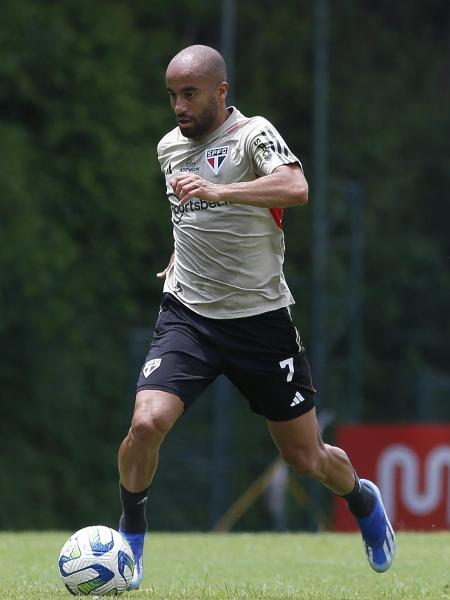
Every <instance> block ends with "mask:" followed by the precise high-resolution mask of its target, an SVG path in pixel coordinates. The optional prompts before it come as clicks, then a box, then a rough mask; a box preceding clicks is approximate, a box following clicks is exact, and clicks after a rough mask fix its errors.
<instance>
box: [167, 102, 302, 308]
mask: <svg viewBox="0 0 450 600" xmlns="http://www.w3.org/2000/svg"><path fill="white" fill-rule="evenodd" d="M231 110H232V112H231V114H230V116H229V117H228V119H227V120H226V121H225V122H224V123H223V124H222V125H221V126H220V127H219V128H218V129H215V130H214V131H213V132H212V133H210V134H208V135H206V136H204V137H202V138H201V139H198V140H192V139H188V138H186V137H184V136H183V135H182V133H181V131H180V129H179V128H178V127H176V128H175V129H173V130H172V131H170V132H169V133H168V134H167V135H165V136H164V137H163V138H162V140H161V141H160V142H159V144H158V159H159V162H160V164H161V170H162V172H163V173H164V174H165V176H166V186H167V197H168V199H169V202H170V208H171V211H172V224H173V235H174V242H175V252H174V262H173V265H172V266H171V268H170V269H169V271H168V273H167V276H166V280H165V285H164V291H165V292H171V293H172V294H174V295H175V296H176V297H177V298H178V299H179V300H180V302H182V303H183V304H184V305H185V306H187V307H188V308H190V309H191V310H193V311H194V312H196V313H198V314H200V315H203V316H205V317H210V318H214V319H233V318H237V317H248V316H251V315H257V314H260V313H264V312H267V311H270V310H275V309H278V308H282V307H285V306H288V305H290V304H292V303H293V302H294V299H293V298H292V295H291V293H290V291H289V288H288V286H287V284H286V281H285V278H284V274H283V260H284V236H283V231H282V229H281V217H282V212H283V211H282V209H279V208H274V209H268V208H260V207H255V206H247V205H244V204H231V203H228V202H208V201H206V200H200V199H198V198H192V199H191V200H190V201H189V202H187V203H186V204H185V205H184V206H179V200H178V198H177V197H176V196H175V194H174V192H173V189H172V187H171V185H170V180H171V179H172V178H173V177H174V176H176V175H178V174H181V173H197V174H198V175H199V176H200V177H203V178H204V179H207V180H208V181H210V182H212V183H220V184H228V183H234V182H239V181H253V180H254V179H256V178H257V177H261V176H264V175H269V174H270V173H272V172H273V170H274V169H276V168H277V167H279V166H281V165H286V164H292V163H298V164H299V165H300V166H301V163H300V161H299V160H298V158H297V157H296V156H295V155H294V154H293V153H292V152H291V151H290V150H289V148H288V147H287V145H286V143H285V142H284V140H283V138H282V137H281V136H280V134H279V133H278V132H277V131H276V129H275V128H274V127H273V126H272V125H271V124H270V123H269V121H267V120H266V119H264V118H263V117H252V118H248V117H245V116H244V115H243V114H242V113H240V112H239V111H238V110H237V109H236V108H232V109H231Z"/></svg>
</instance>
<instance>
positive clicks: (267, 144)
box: [248, 118, 303, 176]
mask: <svg viewBox="0 0 450 600" xmlns="http://www.w3.org/2000/svg"><path fill="white" fill-rule="evenodd" d="M255 125H257V126H256V127H253V128H252V131H251V132H250V133H249V137H248V151H249V152H250V155H251V157H252V161H253V164H254V168H255V172H256V173H257V175H261V176H263V175H270V173H272V172H273V171H274V170H275V169H276V168H277V167H280V166H282V165H289V164H293V163H297V164H298V165H299V166H300V168H301V169H303V167H302V163H301V162H300V160H299V159H298V158H297V157H296V156H295V154H294V153H293V152H291V150H290V149H289V147H288V146H287V144H286V142H285V141H284V139H283V138H282V136H281V135H280V134H279V133H278V131H277V130H276V129H275V127H274V126H273V125H272V124H271V123H269V121H267V120H266V119H263V118H258V120H257V122H256V123H255Z"/></svg>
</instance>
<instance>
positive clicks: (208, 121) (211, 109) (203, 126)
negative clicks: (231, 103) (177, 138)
mask: <svg viewBox="0 0 450 600" xmlns="http://www.w3.org/2000/svg"><path fill="white" fill-rule="evenodd" d="M218 112H219V109H218V104H217V102H214V99H213V98H212V99H211V101H210V103H209V104H208V106H207V107H206V108H205V110H204V111H203V112H202V113H201V115H200V116H199V117H197V118H196V120H195V123H193V124H192V126H191V127H190V128H188V129H185V130H183V129H182V128H181V127H180V131H181V133H182V134H183V135H184V137H187V138H194V139H195V138H200V137H202V135H204V134H205V133H206V132H207V131H208V130H209V129H210V127H211V125H212V124H213V123H214V120H215V119H216V117H217V113H218Z"/></svg>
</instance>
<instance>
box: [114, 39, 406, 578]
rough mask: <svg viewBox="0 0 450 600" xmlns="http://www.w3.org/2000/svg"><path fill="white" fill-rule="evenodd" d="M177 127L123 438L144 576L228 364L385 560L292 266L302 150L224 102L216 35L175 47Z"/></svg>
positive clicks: (297, 462) (172, 71)
mask: <svg viewBox="0 0 450 600" xmlns="http://www.w3.org/2000/svg"><path fill="white" fill-rule="evenodd" d="M166 87H167V92H168V94H169V98H170V104H171V107H172V109H173V111H174V113H175V117H176V121H177V126H176V128H175V129H173V130H172V131H170V132H169V133H168V134H167V135H165V136H164V137H163V138H162V140H161V141H160V142H159V144H158V159H159V162H160V164H161V170H162V172H163V173H164V174H165V178H166V189H167V198H168V201H169V205H170V209H171V213H172V224H173V235H174V253H173V255H172V257H171V259H170V262H169V265H168V266H167V268H166V269H165V270H164V271H163V272H162V273H159V274H158V275H159V276H160V277H161V278H165V281H164V290H163V299H162V304H161V310H160V313H159V317H158V320H157V322H156V326H155V329H154V335H153V340H152V343H151V347H150V351H149V354H148V356H147V359H146V361H145V363H144V366H143V368H142V371H141V373H140V377H139V381H138V384H137V395H136V402H135V408H134V415H133V419H132V423H131V428H130V430H129V432H128V435H127V436H126V438H125V439H124V441H123V442H122V445H121V447H120V450H119V472H120V495H121V502H122V508H123V512H122V516H121V519H120V525H119V529H120V531H121V533H122V534H123V535H124V536H125V537H126V539H127V540H128V541H129V543H130V544H131V547H132V549H133V552H134V556H135V561H136V568H135V572H134V577H133V582H132V587H133V588H135V589H136V588H138V587H139V585H140V583H141V581H142V576H143V566H142V565H143V561H142V555H143V546H144V537H145V532H146V529H147V520H146V503H147V497H148V491H149V486H150V483H151V481H152V477H153V475H154V473H155V470H156V466H157V462H158V451H159V448H160V446H161V443H162V442H163V440H164V437H165V436H166V434H167V433H168V432H169V431H170V429H171V428H172V426H173V425H174V423H175V422H176V421H177V419H178V418H179V417H180V416H181V415H182V414H183V412H184V411H185V410H186V409H187V408H188V407H189V406H190V405H191V404H192V403H193V402H194V401H195V399H196V398H197V397H198V396H199V395H200V393H201V392H202V391H203V390H204V389H205V388H206V387H207V386H208V385H209V384H210V383H211V382H212V381H214V379H215V378H216V377H217V376H218V375H219V374H221V373H223V374H225V375H226V376H227V377H228V378H229V379H230V380H231V381H232V382H233V384H235V385H236V387H237V388H238V389H239V390H240V391H241V392H242V394H243V396H244V397H245V398H246V399H247V401H248V403H249V405H250V408H251V410H252V411H254V412H255V413H258V414H260V415H262V416H263V417H264V418H265V419H266V421H267V425H268V428H269V431H270V434H271V436H272V438H273V440H274V442H275V444H276V446H277V447H278V449H279V451H280V454H281V456H282V457H283V459H284V460H285V461H286V462H287V463H288V464H290V465H292V467H293V468H294V469H295V471H296V472H297V473H299V474H300V475H305V476H309V477H312V478H314V479H316V480H317V481H320V482H321V483H322V484H323V485H324V486H326V487H327V488H329V489H330V490H331V491H332V492H333V493H335V494H337V495H339V496H342V497H343V498H344V499H345V500H346V501H347V503H348V507H349V509H350V511H351V512H352V513H353V515H354V516H355V518H356V520H357V523H358V525H359V527H360V529H361V533H362V537H363V540H364V543H365V548H366V553H367V558H368V560H369V563H370V565H371V567H372V568H373V569H374V570H375V571H378V572H383V571H386V570H387V569H388V568H389V567H390V566H391V563H392V560H393V558H394V553H395V537H394V532H393V530H392V527H391V524H390V522H389V520H388V517H387V515H386V512H385V510H384V507H383V503H382V500H381V496H380V493H379V490H378V488H377V487H376V486H375V484H374V483H372V482H371V481H367V480H364V479H359V478H358V476H357V475H356V473H355V471H354V469H353V467H352V465H351V463H350V461H349V459H348V457H347V455H346V453H345V452H344V451H343V450H341V449H340V448H336V447H333V446H330V445H328V444H325V443H324V442H323V441H322V439H321V436H320V433H319V428H318V424H317V419H316V413H315V409H314V393H315V390H314V387H313V384H312V381H311V375H310V369H309V365H308V362H307V359H306V356H305V350H304V347H303V345H302V342H301V339H300V336H299V334H298V331H297V329H296V328H295V326H294V324H293V322H292V320H291V314H290V309H289V307H290V305H291V304H293V302H294V300H293V298H292V295H291V293H290V291H289V288H288V286H287V284H286V281H285V278H284V275H283V255H284V238H283V230H282V216H283V209H284V208H287V207H291V206H296V205H303V204H306V202H307V201H308V184H307V182H306V180H305V177H304V175H303V170H302V166H301V163H300V160H299V159H298V158H297V157H296V156H295V155H294V154H293V153H292V152H291V150H290V149H289V148H288V146H287V144H286V142H285V141H284V139H283V138H282V137H281V136H280V134H279V133H278V131H277V130H276V129H275V127H274V126H273V125H272V124H271V123H269V121H267V120H266V119H264V118H263V117H252V118H248V117H246V116H244V115H243V114H242V113H240V112H239V110H237V108H235V107H227V104H226V96H227V89H228V84H227V75H226V66H225V62H224V60H223V58H222V56H221V55H220V54H219V53H218V52H217V51H216V50H214V49H212V48H210V47H207V46H201V45H196V46H190V47H188V48H185V49H184V50H182V51H181V52H179V53H178V54H177V55H176V56H175V57H174V58H173V59H172V60H171V61H170V63H169V65H168V67H167V71H166Z"/></svg>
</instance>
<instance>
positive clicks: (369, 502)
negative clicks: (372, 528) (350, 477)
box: [343, 473, 375, 519]
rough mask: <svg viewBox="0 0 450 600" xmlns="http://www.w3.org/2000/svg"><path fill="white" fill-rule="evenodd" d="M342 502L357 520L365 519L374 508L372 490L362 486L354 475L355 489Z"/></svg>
mask: <svg viewBox="0 0 450 600" xmlns="http://www.w3.org/2000/svg"><path fill="white" fill-rule="evenodd" d="M343 498H344V500H346V501H347V504H348V508H349V510H350V512H351V513H352V515H354V516H355V517H356V518H357V519H362V518H363V517H367V515H369V514H370V513H371V512H372V510H373V507H374V506H375V496H374V495H373V492H372V490H370V489H369V488H368V487H366V486H365V485H363V484H362V483H361V482H360V480H359V477H358V475H357V474H356V473H355V487H354V488H353V490H352V491H351V492H350V494H347V495H346V496H343Z"/></svg>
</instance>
